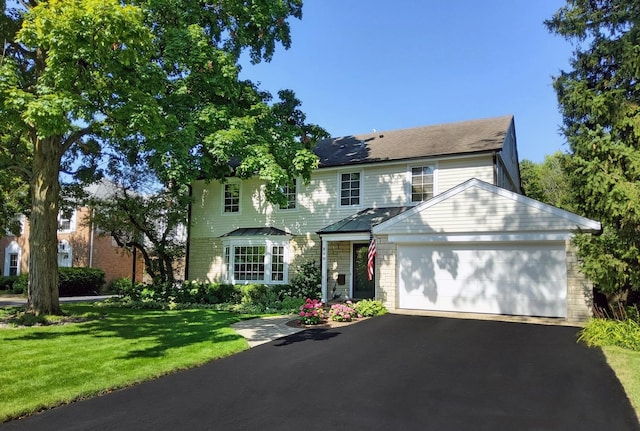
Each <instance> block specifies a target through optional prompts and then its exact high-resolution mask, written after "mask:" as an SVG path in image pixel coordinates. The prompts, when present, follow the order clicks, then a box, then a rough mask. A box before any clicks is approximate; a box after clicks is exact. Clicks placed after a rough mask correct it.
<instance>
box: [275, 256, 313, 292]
mask: <svg viewBox="0 0 640 431" xmlns="http://www.w3.org/2000/svg"><path fill="white" fill-rule="evenodd" d="M321 283H322V277H321V274H320V266H319V265H318V264H317V263H316V262H315V261H309V262H305V263H303V264H302V265H300V268H299V269H298V271H296V274H295V276H294V277H293V280H291V283H290V284H289V287H288V289H287V288H282V290H281V295H284V296H291V297H298V298H311V299H320V298H321V297H322V284H321Z"/></svg>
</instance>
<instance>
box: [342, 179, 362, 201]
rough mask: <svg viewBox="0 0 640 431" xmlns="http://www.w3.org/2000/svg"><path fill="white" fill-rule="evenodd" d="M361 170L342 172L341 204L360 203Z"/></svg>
mask: <svg viewBox="0 0 640 431" xmlns="http://www.w3.org/2000/svg"><path fill="white" fill-rule="evenodd" d="M360 177H361V176H360V172H350V173H346V174H340V206H351V205H360V194H361V192H360V190H361V189H360V185H361V181H360Z"/></svg>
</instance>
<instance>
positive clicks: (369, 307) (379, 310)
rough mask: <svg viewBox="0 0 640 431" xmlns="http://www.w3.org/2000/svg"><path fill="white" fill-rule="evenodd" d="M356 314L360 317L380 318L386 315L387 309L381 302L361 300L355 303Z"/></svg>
mask: <svg viewBox="0 0 640 431" xmlns="http://www.w3.org/2000/svg"><path fill="white" fill-rule="evenodd" d="M355 309H356V313H358V314H359V315H360V316H362V317H373V316H382V315H383V314H386V313H387V309H386V307H385V306H384V305H382V302H380V301H376V300H374V299H363V300H361V301H358V302H356V306H355Z"/></svg>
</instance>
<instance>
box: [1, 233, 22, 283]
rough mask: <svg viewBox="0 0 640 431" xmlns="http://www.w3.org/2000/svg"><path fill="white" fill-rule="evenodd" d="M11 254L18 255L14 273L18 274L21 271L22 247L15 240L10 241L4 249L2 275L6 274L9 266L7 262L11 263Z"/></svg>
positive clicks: (8, 271)
mask: <svg viewBox="0 0 640 431" xmlns="http://www.w3.org/2000/svg"><path fill="white" fill-rule="evenodd" d="M11 255H17V256H18V268H17V271H16V275H20V273H21V271H20V269H21V266H22V265H21V262H22V248H21V247H20V245H19V244H18V243H17V242H16V241H11V243H9V245H8V246H7V247H6V248H5V249H4V270H3V271H2V275H5V276H8V275H9V273H10V271H11V268H10V266H9V264H10V263H11Z"/></svg>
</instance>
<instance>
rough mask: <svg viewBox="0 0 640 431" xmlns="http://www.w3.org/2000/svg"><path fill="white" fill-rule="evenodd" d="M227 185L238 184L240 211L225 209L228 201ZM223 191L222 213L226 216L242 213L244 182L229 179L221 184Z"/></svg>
mask: <svg viewBox="0 0 640 431" xmlns="http://www.w3.org/2000/svg"><path fill="white" fill-rule="evenodd" d="M227 186H237V187H238V211H235V212H233V211H225V208H226V206H225V205H226V202H225V194H226V191H227ZM221 187H222V192H221V197H220V198H221V201H222V205H221V213H222V215H225V216H235V215H238V214H240V213H242V182H241V181H227V182H226V183H222V184H221Z"/></svg>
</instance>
